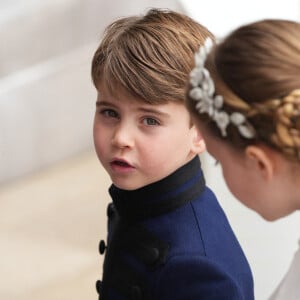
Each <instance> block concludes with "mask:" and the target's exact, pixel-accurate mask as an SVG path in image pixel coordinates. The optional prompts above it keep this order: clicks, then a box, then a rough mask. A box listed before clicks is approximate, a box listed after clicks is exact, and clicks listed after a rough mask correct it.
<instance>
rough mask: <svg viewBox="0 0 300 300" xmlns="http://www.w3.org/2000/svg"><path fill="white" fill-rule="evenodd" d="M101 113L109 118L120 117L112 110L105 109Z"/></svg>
mask: <svg viewBox="0 0 300 300" xmlns="http://www.w3.org/2000/svg"><path fill="white" fill-rule="evenodd" d="M100 113H101V114H102V115H104V116H105V117H108V118H117V117H118V113H117V112H116V111H114V110H112V109H103V110H101V111H100Z"/></svg>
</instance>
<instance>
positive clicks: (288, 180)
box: [186, 20, 300, 300]
mask: <svg viewBox="0 0 300 300" xmlns="http://www.w3.org/2000/svg"><path fill="white" fill-rule="evenodd" d="M195 58H196V63H195V68H194V69H193V70H192V72H191V73H190V78H189V87H188V91H187V97H186V98H187V107H188V109H189V110H190V112H191V113H192V115H193V117H194V120H195V122H196V124H197V126H198V127H199V128H201V132H202V134H203V137H204V139H205V141H206V146H207V150H208V152H209V153H210V154H211V155H212V156H213V157H214V158H215V159H216V160H217V161H218V162H220V164H221V166H222V170H223V176H224V179H225V181H226V183H227V185H228V187H229V189H230V190H231V192H232V193H233V194H234V196H235V197H236V198H238V199H239V200H240V201H241V202H242V203H244V204H245V205H246V206H247V207H249V208H251V209H253V210H255V211H256V212H257V213H259V214H260V215H261V216H262V217H263V218H265V219H266V220H269V221H272V220H276V219H279V218H282V217H284V216H287V215H289V214H291V213H292V212H294V211H296V210H299V209H300V24H299V23H297V22H292V21H287V20H263V21H259V22H255V23H251V24H248V25H245V26H242V27H240V28H238V29H236V30H235V31H233V32H232V33H231V34H230V35H229V36H227V37H226V38H225V39H224V40H223V41H222V42H221V43H220V44H218V45H215V46H212V43H209V41H207V42H206V43H205V45H204V46H203V47H202V48H200V50H199V52H198V53H196V55H195ZM299 278H300V250H298V252H297V253H296V255H295V257H294V261H293V263H292V265H291V268H290V270H289V271H288V274H287V275H286V277H285V278H284V279H283V281H282V282H281V284H280V286H279V287H278V288H277V290H276V291H275V292H274V294H273V295H272V297H271V299H285V300H286V299H300V286H299V284H298V281H299Z"/></svg>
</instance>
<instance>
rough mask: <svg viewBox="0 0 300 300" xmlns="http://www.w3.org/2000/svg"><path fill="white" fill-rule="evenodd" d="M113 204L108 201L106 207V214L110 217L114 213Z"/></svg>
mask: <svg viewBox="0 0 300 300" xmlns="http://www.w3.org/2000/svg"><path fill="white" fill-rule="evenodd" d="M115 211H116V209H115V205H114V204H113V203H109V204H108V206H107V209H106V215H107V216H108V217H109V218H111V217H112V216H113V215H114V214H115Z"/></svg>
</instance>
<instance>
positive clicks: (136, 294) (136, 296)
mask: <svg viewBox="0 0 300 300" xmlns="http://www.w3.org/2000/svg"><path fill="white" fill-rule="evenodd" d="M130 294H131V300H140V299H142V290H141V288H140V287H139V286H138V285H134V286H132V287H131V293H130Z"/></svg>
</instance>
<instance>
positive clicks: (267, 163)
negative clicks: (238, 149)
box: [245, 145, 275, 181]
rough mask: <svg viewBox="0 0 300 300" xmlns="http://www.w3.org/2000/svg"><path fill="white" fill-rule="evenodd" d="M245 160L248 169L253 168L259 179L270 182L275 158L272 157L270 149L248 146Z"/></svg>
mask: <svg viewBox="0 0 300 300" xmlns="http://www.w3.org/2000/svg"><path fill="white" fill-rule="evenodd" d="M245 155H246V159H247V160H248V163H250V164H249V167H251V168H254V169H255V170H256V171H257V172H258V174H260V175H261V178H263V179H265V180H266V181H270V180H271V179H272V178H273V176H274V171H275V158H274V157H273V155H272V151H271V149H268V148H267V147H260V146H253V145H251V146H248V147H246V149H245Z"/></svg>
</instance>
